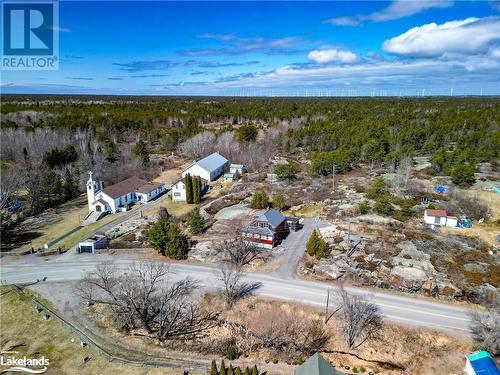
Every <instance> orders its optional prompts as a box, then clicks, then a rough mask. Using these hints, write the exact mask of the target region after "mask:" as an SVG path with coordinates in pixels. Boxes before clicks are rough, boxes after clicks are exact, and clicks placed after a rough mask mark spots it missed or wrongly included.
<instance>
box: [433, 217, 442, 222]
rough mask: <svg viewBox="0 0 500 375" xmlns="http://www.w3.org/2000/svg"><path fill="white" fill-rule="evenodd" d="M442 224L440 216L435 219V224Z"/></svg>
mask: <svg viewBox="0 0 500 375" xmlns="http://www.w3.org/2000/svg"><path fill="white" fill-rule="evenodd" d="M440 223H441V218H440V217H439V216H435V217H434V224H440Z"/></svg>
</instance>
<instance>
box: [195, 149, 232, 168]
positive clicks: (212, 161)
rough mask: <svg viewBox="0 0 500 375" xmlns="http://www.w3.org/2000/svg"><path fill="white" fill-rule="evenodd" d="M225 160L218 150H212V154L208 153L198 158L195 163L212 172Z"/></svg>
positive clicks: (223, 163) (225, 161)
mask: <svg viewBox="0 0 500 375" xmlns="http://www.w3.org/2000/svg"><path fill="white" fill-rule="evenodd" d="M227 162H228V160H227V159H226V158H225V157H224V156H222V155H221V154H219V153H218V152H214V153H213V154H211V155H208V156H207V157H206V158H203V159H201V160H198V161H197V162H196V164H197V165H199V166H200V167H202V168H203V169H204V170H206V171H207V172H212V171H215V170H216V169H217V168H219V167H222V166H223V165H225V164H226V163H227Z"/></svg>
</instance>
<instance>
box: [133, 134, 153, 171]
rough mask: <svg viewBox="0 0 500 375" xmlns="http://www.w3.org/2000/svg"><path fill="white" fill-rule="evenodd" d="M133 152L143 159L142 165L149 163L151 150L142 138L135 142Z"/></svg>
mask: <svg viewBox="0 0 500 375" xmlns="http://www.w3.org/2000/svg"><path fill="white" fill-rule="evenodd" d="M133 154H134V155H135V156H137V157H138V158H140V159H141V163H142V165H148V164H149V152H148V149H147V148H146V144H145V143H144V141H143V140H142V139H141V140H139V141H138V142H137V143H136V144H135V147H134V150H133Z"/></svg>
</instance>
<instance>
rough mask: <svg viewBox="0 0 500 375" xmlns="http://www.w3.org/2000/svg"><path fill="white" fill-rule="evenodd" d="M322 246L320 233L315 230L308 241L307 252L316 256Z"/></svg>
mask: <svg viewBox="0 0 500 375" xmlns="http://www.w3.org/2000/svg"><path fill="white" fill-rule="evenodd" d="M320 245H321V239H320V237H319V234H318V231H317V230H316V229H315V230H313V232H312V233H311V236H310V237H309V239H308V240H307V244H306V251H307V253H308V254H309V255H312V256H315V255H316V253H317V252H318V249H319V248H320Z"/></svg>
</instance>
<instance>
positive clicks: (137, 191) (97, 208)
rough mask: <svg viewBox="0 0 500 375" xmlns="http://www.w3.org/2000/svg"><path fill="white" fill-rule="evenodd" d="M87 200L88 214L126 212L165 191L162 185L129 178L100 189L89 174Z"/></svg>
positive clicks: (90, 173)
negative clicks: (134, 204)
mask: <svg viewBox="0 0 500 375" xmlns="http://www.w3.org/2000/svg"><path fill="white" fill-rule="evenodd" d="M89 176H90V177H89V180H88V181H87V200H88V205H89V212H90V213H92V212H117V211H126V210H127V209H128V207H129V205H131V204H132V203H135V202H142V203H147V202H149V201H151V200H152V199H154V198H156V197H157V196H158V195H160V194H162V193H164V192H165V191H166V189H165V187H164V186H163V184H160V183H157V182H148V181H145V180H142V179H140V178H138V177H135V176H134V177H130V178H127V179H126V180H123V181H121V182H119V183H117V184H114V185H111V186H108V187H105V188H102V189H101V187H100V186H99V184H98V183H97V181H94V180H93V179H92V172H89Z"/></svg>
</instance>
